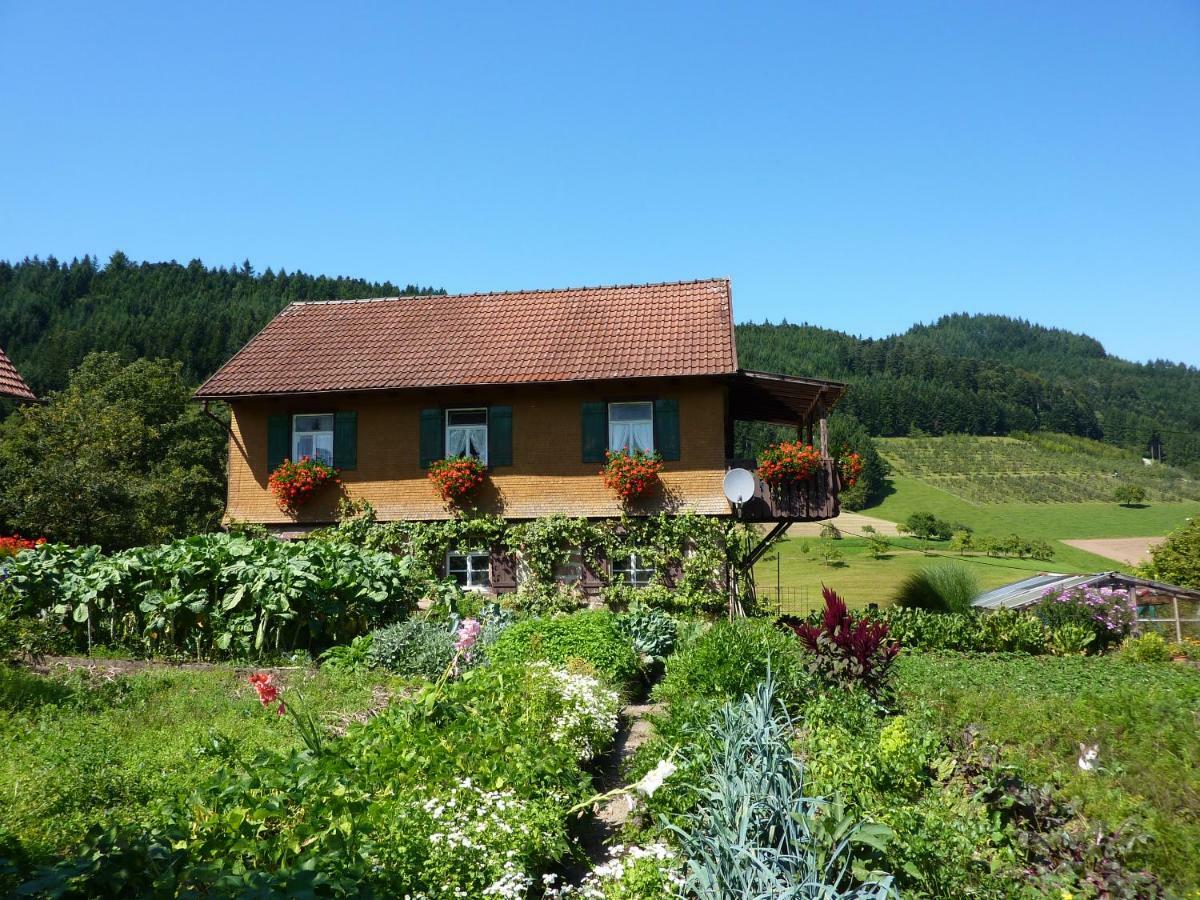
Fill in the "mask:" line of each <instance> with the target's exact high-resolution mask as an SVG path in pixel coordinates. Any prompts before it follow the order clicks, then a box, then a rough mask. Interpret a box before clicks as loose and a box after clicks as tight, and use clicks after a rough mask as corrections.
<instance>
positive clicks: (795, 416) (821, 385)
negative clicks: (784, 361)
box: [729, 369, 846, 425]
mask: <svg viewBox="0 0 1200 900" xmlns="http://www.w3.org/2000/svg"><path fill="white" fill-rule="evenodd" d="M732 386H733V391H732V395H731V397H730V403H729V408H730V411H731V412H732V413H733V417H734V418H735V419H742V420H747V421H751V422H774V423H776V424H778V425H795V424H796V423H797V422H803V421H804V420H805V418H806V417H807V416H808V415H809V414H810V413H813V412H814V411H815V410H816V406H817V404H818V403H820V404H822V405H823V406H824V407H825V409H826V410H827V411H828V410H830V409H832V408H833V405H834V404H835V403H837V402H838V400H840V399H841V397H842V395H843V394H844V393H846V385H845V384H843V383H842V382H840V381H819V380H817V379H815V378H797V377H796V376H794V375H773V374H771V373H769V372H752V371H750V370H748V369H742V370H740V371H739V372H738V373H737V374H736V375H734V376H733V379H732Z"/></svg>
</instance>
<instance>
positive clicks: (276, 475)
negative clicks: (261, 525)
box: [267, 456, 342, 512]
mask: <svg viewBox="0 0 1200 900" xmlns="http://www.w3.org/2000/svg"><path fill="white" fill-rule="evenodd" d="M337 474H338V472H337V469H335V468H333V467H332V466H330V465H327V464H326V463H323V462H322V461H321V460H319V459H309V458H308V457H307V456H302V457H301V458H300V461H299V462H295V463H293V462H291V461H290V460H286V459H285V460H284V461H283V462H282V463H281V464H280V466H279V468H278V469H276V470H275V471H274V472H272V473H271V475H270V477H269V478H268V479H267V486H268V487H269V488H270V489H271V493H272V494H274V495H275V500H276V502H278V504H279V508H280V509H282V510H283V511H284V512H295V511H296V509H297V508H298V507H300V506H303V505H304V504H305V503H307V502H308V501H309V500H310V499H311V498H312V496H313V494H315V493H316V492H317V490H318V489H319V488H320V487H321V485H323V484H324V483H325V482H326V481H334V482H335V483H337V484H339V485H340V484H341V483H342V482H341V479H340V478H338V477H337Z"/></svg>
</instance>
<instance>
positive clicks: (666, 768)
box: [631, 759, 679, 808]
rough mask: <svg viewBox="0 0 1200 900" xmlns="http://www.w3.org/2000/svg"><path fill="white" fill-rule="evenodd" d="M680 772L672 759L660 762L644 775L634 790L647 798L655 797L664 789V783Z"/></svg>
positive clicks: (634, 786)
mask: <svg viewBox="0 0 1200 900" xmlns="http://www.w3.org/2000/svg"><path fill="white" fill-rule="evenodd" d="M678 770H679V767H678V766H677V765H675V763H673V762H672V761H671V760H670V759H664V760H660V761H659V763H658V765H657V766H655V767H654V768H653V769H651V770H650V771H649V772H647V773H646V774H645V775H643V776H642V777H641V780H640V781H638V782H637V783H636V784H634V785H633V789H634V790H635V791H637V792H638V793H639V794H642V795H644V796H646V797H652V796H654V792H655V791H657V790H658V789H659V788H660V787H662V785H663V782H664V781H666V780H667V779H668V778H670V777H671V776H672V775H674V774H675V773H676V772H677V771H678ZM631 808H632V807H631Z"/></svg>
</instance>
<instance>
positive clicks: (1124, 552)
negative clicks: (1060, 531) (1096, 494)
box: [1063, 537, 1166, 566]
mask: <svg viewBox="0 0 1200 900" xmlns="http://www.w3.org/2000/svg"><path fill="white" fill-rule="evenodd" d="M1165 540H1166V538H1164V537H1134V538H1096V539H1091V540H1071V541H1063V543H1064V544H1066V545H1067V546H1068V547H1074V548H1076V549H1077V550H1086V551H1087V552H1088V553H1095V554H1096V555H1097V556H1103V557H1104V558H1106V559H1115V560H1116V561H1117V562H1119V563H1124V564H1125V565H1127V566H1136V565H1138V564H1139V563H1144V562H1149V561H1150V548H1151V547H1155V546H1157V545H1158V544H1161V543H1162V542H1163V541H1165Z"/></svg>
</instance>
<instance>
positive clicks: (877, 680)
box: [780, 587, 900, 695]
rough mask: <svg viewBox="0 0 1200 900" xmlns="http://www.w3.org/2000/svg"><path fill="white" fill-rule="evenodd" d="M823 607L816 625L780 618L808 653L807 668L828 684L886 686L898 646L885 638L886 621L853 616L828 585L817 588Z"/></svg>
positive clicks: (877, 689)
mask: <svg viewBox="0 0 1200 900" xmlns="http://www.w3.org/2000/svg"><path fill="white" fill-rule="evenodd" d="M821 595H822V596H823V597H824V598H825V609H824V611H823V612H822V614H821V621H820V623H819V624H814V623H811V622H801V621H796V620H795V619H781V620H780V623H781V624H782V625H783V626H785V627H787V628H790V629H791V630H792V631H794V632H795V633H796V636H797V637H799V638H800V641H801V643H803V644H804V646H805V648H806V649H807V650H808V651H809V653H811V654H812V657H811V660H810V662H809V669H810V670H811V671H813V672H815V673H816V674H817V675H819V676H820V677H821V678H822V679H824V680H825V681H827V682H829V683H830V684H835V685H840V686H842V687H851V686H854V685H859V686H861V687H864V688H866V689H867V691H869V692H870V693H871V694H876V695H877V694H879V693H880V691H881V690H882V689H883V688H885V687H886V684H887V677H888V673H889V671H890V670H891V667H892V663H893V662H895V661H896V656H897V655H898V654H899V653H900V645H899V644H898V643H897V642H896V641H893V640H889V639H888V626H887V623H886V622H874V621H871V620H869V619H855V618H854V617H853V616H851V615H850V611H849V610H848V609H847V608H846V602H845V601H844V600H843V599H842V598H841V597H839V596H838V595H837V592H836V591H834V590H833V589H831V588H827V587H823V588H821Z"/></svg>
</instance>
